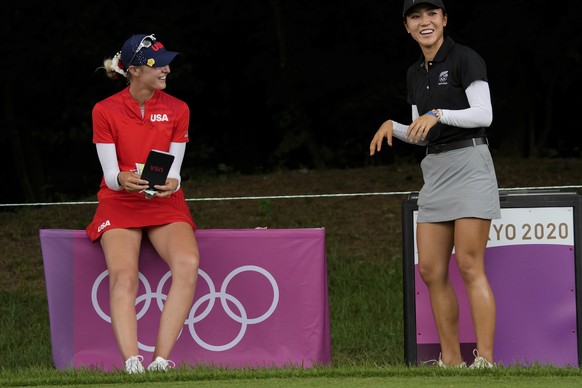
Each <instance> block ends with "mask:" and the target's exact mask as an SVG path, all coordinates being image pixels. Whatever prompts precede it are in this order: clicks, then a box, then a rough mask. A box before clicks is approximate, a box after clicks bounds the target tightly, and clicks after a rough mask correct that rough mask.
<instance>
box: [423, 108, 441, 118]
mask: <svg viewBox="0 0 582 388" xmlns="http://www.w3.org/2000/svg"><path fill="white" fill-rule="evenodd" d="M425 114H427V115H431V116H433V117H436V119H437V120H438V119H439V116H438V115H437V114H436V113H435V111H434V110H429V111H428V112H426V113H425Z"/></svg>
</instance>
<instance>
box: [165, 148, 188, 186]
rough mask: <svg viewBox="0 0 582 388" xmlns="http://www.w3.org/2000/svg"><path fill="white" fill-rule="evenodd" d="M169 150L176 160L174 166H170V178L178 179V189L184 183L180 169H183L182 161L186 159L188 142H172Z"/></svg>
mask: <svg viewBox="0 0 582 388" xmlns="http://www.w3.org/2000/svg"><path fill="white" fill-rule="evenodd" d="M169 152H170V153H171V154H172V155H174V162H173V163H172V167H170V172H169V173H168V178H175V179H177V180H178V186H177V187H176V191H178V189H179V188H180V184H181V183H182V178H181V177H180V170H181V169H182V161H184V154H185V153H186V143H175V142H172V143H170V150H169Z"/></svg>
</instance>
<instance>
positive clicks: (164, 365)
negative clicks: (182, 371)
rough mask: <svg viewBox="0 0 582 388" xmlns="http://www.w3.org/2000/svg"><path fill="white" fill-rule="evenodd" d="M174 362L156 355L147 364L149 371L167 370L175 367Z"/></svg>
mask: <svg viewBox="0 0 582 388" xmlns="http://www.w3.org/2000/svg"><path fill="white" fill-rule="evenodd" d="M175 367H176V364H174V361H172V360H166V359H163V358H162V357H156V359H155V360H154V361H153V362H152V363H151V364H150V365H149V366H148V371H149V372H158V371H160V372H167V371H169V370H170V369H172V368H175Z"/></svg>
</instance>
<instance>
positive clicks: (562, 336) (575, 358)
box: [403, 194, 581, 367]
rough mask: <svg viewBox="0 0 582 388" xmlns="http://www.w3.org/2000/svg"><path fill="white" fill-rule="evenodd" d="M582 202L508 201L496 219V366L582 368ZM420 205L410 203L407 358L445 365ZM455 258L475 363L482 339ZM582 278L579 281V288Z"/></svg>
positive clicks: (465, 344)
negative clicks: (580, 247)
mask: <svg viewBox="0 0 582 388" xmlns="http://www.w3.org/2000/svg"><path fill="white" fill-rule="evenodd" d="M580 203H581V202H580V197H579V196H576V195H574V196H568V197H566V195H565V194H560V195H556V196H555V197H552V196H550V195H546V196H543V197H541V196H540V197H536V196H533V198H526V197H525V196H521V197H517V198H508V199H506V200H505V202H502V205H503V206H502V209H501V215H502V218H501V219H499V220H494V221H493V224H492V227H491V231H490V234H489V242H488V244H487V251H486V255H485V270H486V272H487V276H488V278H489V281H490V283H491V288H492V290H493V293H494V295H495V300H496V304H497V321H496V332H495V360H496V362H497V363H499V364H502V365H506V366H508V365H514V364H521V365H526V366H527V365H531V364H543V365H553V366H556V367H567V366H573V367H578V366H579V364H580V360H579V354H580V341H579V331H580V329H579V327H580V311H579V309H578V308H577V306H578V303H577V299H580V291H579V289H580V287H579V286H578V287H577V283H579V277H580V273H579V271H580V270H579V265H580V252H579V251H577V249H576V245H577V244H578V243H579V242H580V237H579V233H580V232H579V231H580V227H579V225H580V211H581V208H580ZM415 206H416V202H415V201H414V200H408V201H407V202H405V203H404V206H403V209H404V215H405V216H404V217H405V218H404V220H405V229H406V232H405V238H406V241H405V257H406V260H405V272H406V274H405V275H406V276H405V290H406V291H405V294H406V295H405V302H406V303H405V321H406V322H405V327H406V329H405V331H406V333H405V337H406V340H405V342H406V345H405V348H406V349H405V353H406V358H407V361H408V362H409V363H417V364H419V363H423V362H426V361H429V360H431V359H437V358H438V355H439V352H440V345H439V337H438V333H437V330H436V326H435V324H434V318H433V315H432V309H431V304H430V298H429V293H428V288H427V287H426V285H425V284H424V282H423V281H422V279H421V277H420V274H419V271H418V253H417V251H416V243H415V240H416V238H415V234H416V231H415V229H416V228H415V219H416V215H417V211H416V207H415ZM454 256H455V255H454V252H453V255H452V257H451V263H450V267H449V276H450V279H451V282H452V284H453V287H454V288H455V290H456V291H457V296H458V299H459V336H460V342H461V350H462V353H463V357H464V358H465V360H467V361H468V362H471V361H472V359H473V356H472V354H471V352H472V350H473V349H474V348H475V346H476V345H475V344H476V339H475V334H474V331H473V326H472V318H471V312H470V308H469V302H468V298H467V293H466V291H465V288H464V285H463V280H462V278H461V276H460V274H459V270H458V268H457V265H456V262H455V259H454ZM577 279H578V282H577Z"/></svg>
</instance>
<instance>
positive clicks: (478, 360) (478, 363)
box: [469, 349, 495, 369]
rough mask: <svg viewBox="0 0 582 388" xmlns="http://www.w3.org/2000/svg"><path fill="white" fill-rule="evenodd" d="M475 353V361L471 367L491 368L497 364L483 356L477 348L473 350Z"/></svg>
mask: <svg viewBox="0 0 582 388" xmlns="http://www.w3.org/2000/svg"><path fill="white" fill-rule="evenodd" d="M473 355H474V356H475V361H473V363H472V364H471V366H469V369H489V368H494V367H495V364H492V363H490V362H489V361H487V360H486V359H485V358H484V357H481V356H480V355H479V352H478V351H477V349H475V350H473Z"/></svg>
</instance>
